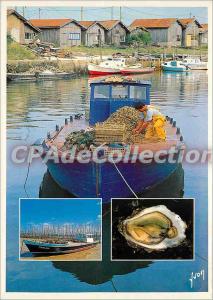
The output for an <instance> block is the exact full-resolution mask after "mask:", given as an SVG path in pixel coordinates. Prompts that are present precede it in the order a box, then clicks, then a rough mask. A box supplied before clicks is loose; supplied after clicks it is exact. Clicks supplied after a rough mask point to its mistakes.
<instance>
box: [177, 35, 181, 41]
mask: <svg viewBox="0 0 213 300" xmlns="http://www.w3.org/2000/svg"><path fill="white" fill-rule="evenodd" d="M177 41H178V42H179V41H180V35H179V34H178V35H177Z"/></svg>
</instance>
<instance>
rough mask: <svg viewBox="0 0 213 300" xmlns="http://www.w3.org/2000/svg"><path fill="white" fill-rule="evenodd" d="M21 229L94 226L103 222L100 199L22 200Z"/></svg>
mask: <svg viewBox="0 0 213 300" xmlns="http://www.w3.org/2000/svg"><path fill="white" fill-rule="evenodd" d="M20 217H21V222H20V224H21V229H22V230H23V229H26V228H27V227H28V226H29V225H32V224H34V225H41V224H44V223H48V224H52V225H63V224H72V225H74V224H75V225H77V224H78V225H80V224H90V223H92V224H94V225H98V224H100V222H101V201H100V199H86V200H84V199H77V200H76V199H71V200H68V199H64V200H63V199H59V200H57V199H46V200H45V199H21V200H20Z"/></svg>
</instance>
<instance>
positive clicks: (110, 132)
mask: <svg viewBox="0 0 213 300" xmlns="http://www.w3.org/2000/svg"><path fill="white" fill-rule="evenodd" d="M125 132H126V127H125V125H113V124H96V126H95V142H96V143H110V142H118V143H122V142H124V140H125Z"/></svg>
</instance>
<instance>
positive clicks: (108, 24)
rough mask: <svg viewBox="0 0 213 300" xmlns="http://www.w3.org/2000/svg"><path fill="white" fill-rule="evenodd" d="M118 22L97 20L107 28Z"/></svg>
mask: <svg viewBox="0 0 213 300" xmlns="http://www.w3.org/2000/svg"><path fill="white" fill-rule="evenodd" d="M118 22H119V20H106V21H98V23H100V24H101V25H102V26H103V27H104V28H105V29H107V30H110V29H112V28H113V27H114V26H115V25H116V24H117V23H118Z"/></svg>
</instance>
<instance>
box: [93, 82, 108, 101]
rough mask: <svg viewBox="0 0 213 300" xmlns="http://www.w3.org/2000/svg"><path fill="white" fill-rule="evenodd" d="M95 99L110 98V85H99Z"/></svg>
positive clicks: (95, 92)
mask: <svg viewBox="0 0 213 300" xmlns="http://www.w3.org/2000/svg"><path fill="white" fill-rule="evenodd" d="M94 97H95V98H100V99H102V98H109V85H97V86H96V87H95V91H94Z"/></svg>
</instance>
